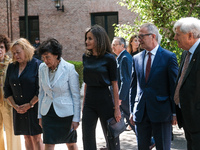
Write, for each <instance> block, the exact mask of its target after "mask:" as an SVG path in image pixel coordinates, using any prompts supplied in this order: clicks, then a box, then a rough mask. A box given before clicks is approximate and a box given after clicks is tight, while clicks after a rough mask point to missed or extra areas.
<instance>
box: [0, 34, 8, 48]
mask: <svg viewBox="0 0 200 150" xmlns="http://www.w3.org/2000/svg"><path fill="white" fill-rule="evenodd" d="M0 43H3V44H4V46H5V49H6V52H8V51H9V49H10V39H9V38H8V37H7V36H6V35H3V34H0Z"/></svg>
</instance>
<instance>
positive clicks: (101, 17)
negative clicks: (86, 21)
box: [91, 12, 118, 41]
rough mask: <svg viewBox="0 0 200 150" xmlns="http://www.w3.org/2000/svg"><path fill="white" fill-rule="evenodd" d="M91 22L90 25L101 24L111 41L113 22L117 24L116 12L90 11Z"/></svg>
mask: <svg viewBox="0 0 200 150" xmlns="http://www.w3.org/2000/svg"><path fill="white" fill-rule="evenodd" d="M91 22H92V25H95V24H98V25H100V26H102V27H103V28H104V29H105V30H106V32H107V33H108V36H109V38H110V40H111V41H112V40H113V37H114V27H113V24H118V12H107V13H92V14H91Z"/></svg>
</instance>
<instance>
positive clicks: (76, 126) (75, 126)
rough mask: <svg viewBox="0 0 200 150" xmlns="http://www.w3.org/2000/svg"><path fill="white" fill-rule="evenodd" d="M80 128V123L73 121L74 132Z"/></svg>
mask: <svg viewBox="0 0 200 150" xmlns="http://www.w3.org/2000/svg"><path fill="white" fill-rule="evenodd" d="M78 126H79V122H73V121H72V125H71V129H72V130H76V129H77V128H78Z"/></svg>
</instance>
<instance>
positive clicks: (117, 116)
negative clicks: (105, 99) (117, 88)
mask: <svg viewBox="0 0 200 150" xmlns="http://www.w3.org/2000/svg"><path fill="white" fill-rule="evenodd" d="M114 115H115V120H116V121H117V122H119V121H120V119H121V112H120V110H119V107H117V108H115V112H114Z"/></svg>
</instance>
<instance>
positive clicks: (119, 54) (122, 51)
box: [117, 49, 125, 58]
mask: <svg viewBox="0 0 200 150" xmlns="http://www.w3.org/2000/svg"><path fill="white" fill-rule="evenodd" d="M124 51H125V49H124V50H123V51H121V53H120V54H119V55H118V56H117V58H119V57H120V55H121V54H122V53H123V52H124Z"/></svg>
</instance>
